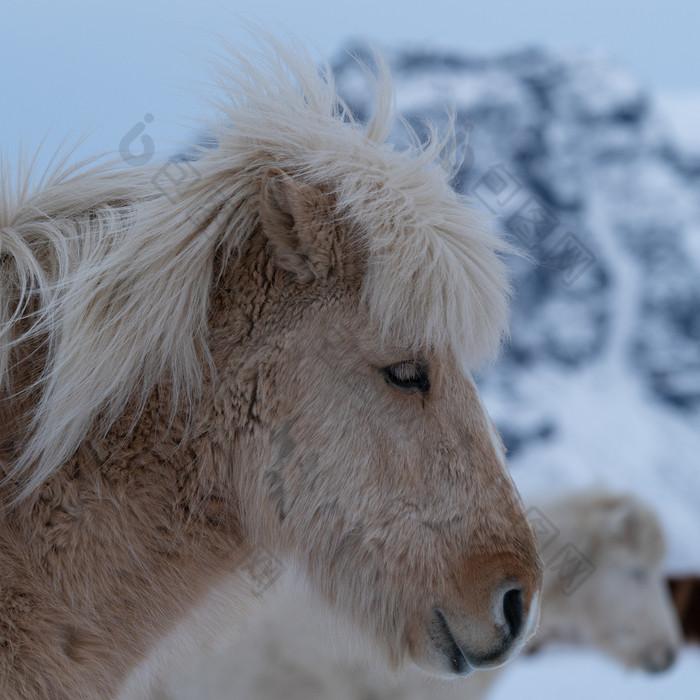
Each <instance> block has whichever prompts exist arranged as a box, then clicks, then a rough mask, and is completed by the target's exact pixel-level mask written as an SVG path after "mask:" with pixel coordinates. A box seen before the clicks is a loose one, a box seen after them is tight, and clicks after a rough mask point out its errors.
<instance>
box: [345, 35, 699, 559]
mask: <svg viewBox="0 0 700 700" xmlns="http://www.w3.org/2000/svg"><path fill="white" fill-rule="evenodd" d="M351 51H352V53H353V54H355V55H358V54H359V55H360V57H363V56H364V57H365V58H366V60H367V61H368V62H370V63H371V55H370V54H368V53H367V52H366V50H365V49H364V48H363V47H353V48H352V49H351ZM385 56H386V58H387V59H388V60H389V63H390V66H391V69H392V73H393V76H394V80H395V84H396V91H397V104H398V110H399V112H400V113H401V114H402V115H403V116H404V117H405V119H406V120H407V122H408V124H410V126H411V127H412V128H413V130H415V132H416V133H417V134H418V135H419V136H421V137H425V135H426V133H427V130H426V120H429V121H432V122H433V123H435V124H437V125H438V126H440V125H442V126H444V125H445V123H446V120H447V116H446V109H445V107H446V106H447V107H448V108H449V107H450V106H452V107H453V108H454V110H455V115H456V125H457V137H458V144H459V146H460V149H461V152H462V155H463V157H464V158H463V161H462V165H461V167H460V169H459V171H458V173H457V176H456V179H455V186H456V187H457V188H458V189H459V190H460V191H461V192H463V193H464V194H466V195H468V196H469V197H471V198H472V199H473V201H474V204H475V206H477V207H478V208H480V209H482V210H483V211H485V212H487V213H489V214H490V215H492V216H493V217H495V218H496V222H497V225H498V226H499V227H500V228H501V229H502V230H503V231H504V232H505V233H506V235H507V236H508V237H509V238H510V239H511V240H512V241H513V243H514V244H516V245H517V246H518V247H519V248H521V249H522V250H525V251H527V253H528V255H529V257H530V258H531V261H530V262H528V261H527V260H525V259H517V258H515V259H513V260H512V261H511V264H512V268H513V273H514V287H515V299H514V306H513V312H512V327H511V330H512V338H511V341H510V343H509V345H508V346H507V348H506V349H505V352H504V354H503V357H502V358H501V360H500V361H499V363H498V364H497V365H496V366H494V367H492V368H490V369H489V370H488V372H485V373H484V375H483V376H482V377H481V379H480V381H481V385H482V387H483V390H484V393H485V397H486V401H487V405H488V406H489V408H490V410H491V412H492V414H493V416H494V418H495V420H496V422H497V423H498V424H499V428H500V429H501V431H502V434H503V436H504V439H505V441H506V443H507V445H508V447H509V449H510V458H511V465H512V470H513V475H514V477H515V478H516V480H517V481H518V483H519V485H520V486H521V488H522V489H523V491H525V492H527V491H531V490H533V491H534V490H541V489H552V488H554V489H559V488H562V489H563V488H568V487H572V486H584V485H589V484H596V483H598V484H606V485H608V486H613V487H618V488H621V489H631V490H634V491H636V492H637V493H639V494H640V495H641V496H643V497H646V498H647V499H648V500H649V501H651V502H652V504H653V505H655V506H656V508H657V510H658V511H659V513H660V515H661V517H662V519H663V520H664V522H665V524H666V527H667V530H668V533H669V540H670V550H671V560H670V563H671V568H673V569H676V570H685V569H695V570H699V569H700V547H698V546H697V541H698V539H699V538H700V157H699V156H698V155H694V154H692V153H690V152H688V151H685V150H684V149H683V147H682V146H681V145H680V144H677V143H674V141H673V138H672V136H671V132H670V130H669V128H668V126H667V124H666V123H665V120H664V118H663V116H662V115H661V114H660V113H659V111H658V109H657V107H656V104H655V101H654V97H653V95H649V94H647V93H646V92H645V91H644V90H643V89H642V88H640V86H639V85H638V84H637V83H636V82H635V81H634V80H633V79H631V78H630V77H628V76H627V75H625V74H624V73H623V72H621V71H620V70H619V69H617V68H616V67H614V66H613V65H611V64H610V63H609V62H608V61H607V60H605V59H604V58H603V57H600V56H599V55H596V54H590V53H587V54H553V53H548V52H546V51H543V50H523V51H518V52H512V53H507V54H502V55H495V56H475V55H470V54H468V53H465V54H461V53H445V52H442V53H441V52H437V51H429V50H413V51H408V50H401V51H396V52H391V51H389V52H385ZM334 70H335V73H336V79H337V82H338V87H339V90H340V92H341V94H343V96H344V97H345V99H346V100H347V101H348V103H349V105H350V106H351V108H352V109H353V111H354V112H355V113H356V115H357V116H358V117H359V118H361V119H364V118H366V117H367V116H368V115H369V113H370V112H371V109H372V104H371V91H370V89H369V86H368V83H367V79H366V76H365V75H364V74H363V73H362V71H361V69H360V68H359V67H358V65H357V63H356V62H355V61H354V60H353V59H352V58H350V57H349V56H346V55H345V54H343V56H342V57H340V58H338V60H337V61H336V62H335V64H334ZM698 128H700V125H699V127H698ZM394 138H395V140H396V141H397V143H398V144H402V143H405V142H406V138H407V136H406V132H405V131H402V130H397V131H396V133H395V134H394Z"/></svg>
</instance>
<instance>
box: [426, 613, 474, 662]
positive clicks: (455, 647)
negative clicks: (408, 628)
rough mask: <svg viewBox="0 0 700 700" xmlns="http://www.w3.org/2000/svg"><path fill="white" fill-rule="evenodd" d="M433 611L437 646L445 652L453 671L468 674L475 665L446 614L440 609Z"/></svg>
mask: <svg viewBox="0 0 700 700" xmlns="http://www.w3.org/2000/svg"><path fill="white" fill-rule="evenodd" d="M433 612H434V615H435V620H436V623H437V625H436V627H437V633H438V634H437V635H436V637H437V638H436V639H435V646H436V647H437V648H438V649H439V650H440V651H441V652H442V653H443V654H444V656H445V658H446V659H447V662H448V663H449V665H450V670H451V671H452V673H454V674H456V675H458V676H468V675H469V674H470V673H471V672H472V671H473V670H474V668H473V666H472V665H471V664H470V663H469V661H467V657H466V656H465V654H464V652H463V651H462V647H460V646H459V644H458V643H457V640H456V639H455V637H454V635H453V634H452V630H451V629H450V626H449V624H448V623H447V620H446V619H445V616H444V615H443V614H442V613H441V612H440V611H439V610H438V609H435V610H434V611H433Z"/></svg>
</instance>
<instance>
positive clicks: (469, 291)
mask: <svg viewBox="0 0 700 700" xmlns="http://www.w3.org/2000/svg"><path fill="white" fill-rule="evenodd" d="M378 72H379V82H378V88H377V99H378V104H379V107H378V111H377V114H376V116H375V118H374V119H373V121H372V122H371V123H370V124H369V126H367V127H363V126H361V125H359V124H355V123H354V122H352V120H351V119H350V118H349V116H348V115H347V114H346V113H345V111H344V109H343V107H342V104H341V103H340V102H339V100H338V98H337V95H336V93H335V90H334V88H333V85H332V81H331V79H330V76H329V74H328V71H327V69H326V71H325V73H324V72H322V73H320V74H319V72H318V70H317V68H316V66H315V65H314V63H313V61H312V60H311V59H310V58H309V57H308V56H307V55H306V54H305V53H304V52H303V50H301V49H300V48H299V47H292V48H288V47H284V46H281V45H280V44H279V43H277V42H274V41H272V42H271V45H268V46H266V47H265V48H263V49H261V50H260V52H258V53H256V52H255V51H252V52H251V53H250V54H248V58H243V57H242V56H241V55H240V54H236V55H234V56H233V57H232V58H231V59H230V60H229V61H228V63H227V65H226V66H223V67H220V68H219V73H218V75H219V79H220V82H221V86H220V91H219V94H218V97H217V101H216V105H217V109H218V112H217V116H216V117H215V118H213V119H212V121H211V123H210V124H209V125H208V130H209V132H210V133H211V134H212V136H213V137H214V138H215V139H216V142H217V143H218V147H217V148H215V149H206V148H202V149H200V151H199V153H198V155H199V159H198V160H197V161H195V162H194V163H189V164H186V165H181V167H182V168H184V169H185V171H186V173H189V175H186V177H185V178H184V179H183V181H182V182H180V183H179V184H178V183H176V182H173V181H172V180H170V184H169V185H167V184H166V183H167V182H168V178H161V179H160V180H159V179H158V175H159V173H160V170H159V166H158V165H156V166H153V167H150V166H149V167H148V168H144V169H129V170H126V169H124V168H122V169H119V168H117V167H114V166H112V167H110V166H101V167H98V168H96V169H95V168H93V169H87V170H79V169H78V170H75V169H72V168H69V167H66V166H65V164H64V165H63V166H60V165H59V166H58V167H57V168H56V169H55V170H52V171H51V172H50V173H49V174H48V175H46V176H45V177H44V178H43V179H42V178H39V179H38V181H36V178H34V176H33V175H32V173H31V172H29V173H26V172H21V171H20V173H19V174H18V175H17V178H16V179H13V178H11V176H10V174H9V171H8V169H7V166H6V165H3V170H2V176H1V178H2V201H1V202H0V268H1V271H2V277H1V278H0V283H1V287H0V314H2V316H1V317H0V339H1V341H2V344H1V345H0V370H1V371H2V373H3V374H2V379H3V382H2V387H1V389H0V391H2V395H0V505H1V506H2V507H0V687H1V688H2V694H3V698H7V700H98V699H99V700H104V699H107V698H113V697H115V696H116V695H117V693H118V692H121V691H124V692H137V688H138V687H139V684H141V685H142V684H143V683H145V682H146V680H147V676H148V674H149V673H150V672H152V670H153V669H154V668H158V667H159V666H160V664H162V663H163V658H164V656H165V655H167V652H168V651H171V650H172V648H173V647H174V646H177V647H178V648H179V649H182V650H184V649H187V648H191V647H192V645H195V646H196V643H197V642H196V640H197V637H198V636H199V635H202V634H204V636H205V638H206V636H207V634H206V632H207V627H208V625H207V624H206V620H207V619H208V620H212V619H215V618H216V617H217V612H216V610H217V609H218V610H221V609H222V607H223V608H226V603H225V601H226V599H227V598H228V596H227V595H226V591H228V590H229V589H230V588H231V587H233V588H232V590H233V594H235V597H236V600H237V601H238V602H237V603H236V604H235V605H234V606H229V607H235V609H236V610H237V611H239V612H242V611H243V608H244V606H243V605H242V604H241V602H240V601H241V600H245V599H249V598H251V597H253V594H252V592H251V591H250V590H248V589H247V588H246V576H245V569H246V566H247V562H249V561H250V560H251V557H254V556H256V554H259V553H260V552H269V553H270V554H271V555H273V556H274V557H276V558H277V559H279V560H280V561H282V562H284V563H285V565H286V566H287V567H294V568H296V569H299V570H300V571H301V572H303V575H304V577H305V579H306V580H307V581H308V582H309V586H310V587H311V588H312V589H313V590H314V592H315V594H317V595H319V596H320V598H321V599H323V600H324V601H326V603H327V604H328V605H329V606H330V608H331V609H333V610H336V611H337V612H338V614H340V615H343V616H345V617H347V618H348V619H350V620H352V622H353V624H354V625H355V626H356V627H357V629H358V630H359V631H360V633H361V635H362V636H363V637H365V638H367V639H369V640H372V641H373V643H374V644H375V645H376V649H377V650H378V653H381V656H382V662H383V663H384V664H385V665H387V666H391V667H394V668H398V667H401V666H414V665H415V666H416V667H417V668H421V669H422V671H423V672H427V673H429V674H438V675H440V674H442V675H448V676H450V675H454V674H456V673H464V672H466V671H467V670H468V669H471V668H485V667H490V666H493V665H495V664H499V663H503V662H505V661H506V660H507V659H508V658H510V657H512V656H513V655H514V654H515V653H517V651H518V650H519V649H520V648H521V647H522V645H523V644H524V643H525V642H526V640H527V639H528V638H529V636H530V635H531V634H532V631H533V628H534V625H535V622H536V618H537V614H538V609H539V608H538V600H539V591H540V587H541V581H542V563H541V560H540V557H539V556H538V552H537V548H536V541H535V538H534V535H533V532H532V530H531V528H530V526H529V525H528V522H527V519H526V517H525V512H524V508H523V505H522V502H521V501H520V498H519V495H518V493H517V490H516V489H515V486H514V484H513V482H512V480H511V479H510V476H509V474H508V471H507V468H506V464H505V459H504V449H503V445H502V443H501V442H500V439H499V438H498V435H497V433H496V432H495V430H494V428H493V423H492V421H491V419H490V418H489V416H488V414H487V412H486V411H485V409H484V407H483V405H482V403H481V400H480V398H479V394H478V391H477V389H476V386H475V384H474V381H473V379H472V378H471V376H470V374H469V371H468V368H469V367H470V366H471V365H472V364H473V363H475V362H477V361H478V360H480V359H484V357H485V356H489V355H491V354H492V353H494V352H495V351H496V350H497V348H498V344H499V340H500V338H501V336H502V334H503V331H504V324H505V317H506V298H507V291H508V285H507V281H506V276H505V269H504V265H503V263H502V261H501V259H500V256H499V252H498V251H499V250H502V249H504V247H505V246H504V245H503V244H502V243H501V242H500V241H499V239H498V238H497V237H496V236H494V235H493V234H492V233H491V232H489V231H488V230H487V229H486V228H484V227H483V225H482V222H480V220H479V218H478V217H477V216H476V215H475V214H474V213H473V212H472V211H471V210H470V209H469V208H468V207H467V206H466V203H465V202H464V201H462V199H461V198H460V197H458V196H457V195H456V194H455V193H454V191H453V190H452V189H451V188H450V186H449V184H448V177H447V175H446V174H445V172H443V170H441V169H440V168H439V167H437V166H436V165H434V164H433V160H434V159H435V158H436V157H437V156H438V154H439V153H440V151H441V149H442V145H443V144H442V143H439V142H436V143H433V144H432V145H429V146H426V147H425V148H422V149H414V150H412V151H408V152H397V151H395V150H394V149H393V148H392V147H391V146H390V145H388V144H386V143H384V138H385V137H386V134H387V133H388V131H389V129H390V127H391V120H392V97H391V94H392V93H391V89H390V84H389V80H388V76H387V75H386V69H385V67H384V66H383V64H381V62H380V63H379V68H378ZM448 141H449V139H448ZM174 165H175V166H176V167H177V164H174ZM30 171H31V168H30ZM179 172H180V173H181V172H182V170H180V171H179ZM11 180H12V181H13V182H15V183H16V184H15V185H14V186H11V185H10V181H11ZM457 640H459V642H458V641H457Z"/></svg>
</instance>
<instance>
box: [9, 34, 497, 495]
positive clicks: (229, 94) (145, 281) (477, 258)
mask: <svg viewBox="0 0 700 700" xmlns="http://www.w3.org/2000/svg"><path fill="white" fill-rule="evenodd" d="M249 55H250V54H249ZM253 58H254V60H248V59H246V58H244V57H243V56H241V55H240V54H233V55H232V57H231V59H230V61H227V63H226V66H224V67H220V72H219V75H218V82H219V84H220V85H219V87H220V88H221V91H220V97H218V98H217V100H216V106H217V107H218V110H219V113H220V115H219V119H218V121H216V122H211V123H207V124H206V125H205V127H206V129H207V131H208V132H209V133H211V135H212V137H213V139H215V140H216V142H217V144H218V147H217V148H215V149H207V148H204V147H202V148H199V149H198V153H197V159H196V160H195V161H193V162H192V163H191V167H190V166H188V168H189V171H190V172H191V173H196V177H195V176H193V177H191V178H190V181H188V182H187V186H186V187H184V188H183V187H182V186H180V185H177V184H176V183H171V185H170V186H169V187H165V188H164V187H163V183H162V182H158V183H156V181H155V180H157V173H158V167H159V166H153V167H148V168H147V167H142V168H130V169H124V168H122V169H116V168H114V167H113V166H109V165H107V166H100V167H94V166H90V167H89V168H67V167H66V166H65V164H59V166H57V167H56V168H55V169H53V170H52V171H51V172H50V173H48V174H47V175H45V176H44V177H42V178H39V180H38V182H36V180H37V178H35V177H34V174H33V169H32V168H31V167H30V168H28V169H27V170H26V172H20V173H19V175H18V177H17V180H16V182H17V184H16V185H14V186H13V185H12V183H11V180H12V177H11V175H10V173H9V168H8V166H7V163H2V167H1V170H0V184H1V185H2V195H1V196H2V198H1V199H0V266H1V268H2V278H1V280H0V343H1V345H0V379H1V380H2V385H0V391H2V392H3V394H4V398H5V400H8V399H10V398H11V397H12V396H13V393H14V392H16V391H18V389H17V387H15V386H12V381H11V378H12V366H13V362H15V361H16V357H17V352H18V349H19V346H20V345H22V346H23V347H34V345H36V344H37V343H41V344H42V346H43V348H44V349H45V352H46V361H45V364H44V368H43V372H42V374H41V376H40V377H39V378H38V379H36V381H35V382H34V384H33V385H32V387H31V388H32V389H33V390H35V391H36V392H37V400H36V402H35V406H34V409H33V414H32V416H31V426H30V430H29V437H28V439H27V440H26V442H25V444H24V446H23V450H22V453H21V454H20V455H19V458H18V459H17V460H16V462H15V464H14V466H12V467H11V468H6V469H5V471H6V473H8V474H9V476H8V478H12V479H22V480H23V484H24V485H23V490H24V492H25V493H28V492H30V491H31V490H33V489H34V488H36V487H37V486H38V485H39V484H41V482H43V481H44V480H45V479H47V478H48V477H50V476H51V475H52V474H53V473H54V472H55V471H56V470H57V469H58V468H59V467H60V465H61V464H62V463H63V462H64V461H65V460H66V459H67V458H68V457H69V456H70V455H71V454H72V453H73V452H74V451H75V449H76V448H77V447H78V445H79V444H80V443H81V441H82V440H83V439H84V438H85V436H86V434H87V432H88V430H90V429H91V426H92V425H93V424H94V422H95V420H96V419H99V421H100V425H101V427H102V428H103V429H106V428H108V427H109V426H110V425H111V424H112V423H113V422H114V420H116V418H117V417H118V416H119V415H120V414H121V413H122V412H123V411H124V409H125V407H126V405H127V402H129V401H133V402H135V405H136V406H137V408H138V405H139V402H140V403H141V404H142V403H143V402H144V401H145V400H146V398H147V397H148V395H149V393H150V392H151V390H152V389H153V387H154V386H155V385H156V384H157V383H158V382H159V381H162V380H163V379H164V378H165V377H167V378H168V379H169V381H170V382H171V383H172V390H173V397H174V404H175V405H176V406H183V404H184V405H185V406H187V405H188V404H190V405H191V404H194V403H195V402H196V401H197V399H198V395H199V391H200V387H201V384H202V381H203V373H204V371H205V368H206V366H207V365H208V358H209V355H208V345H207V311H208V304H209V296H210V293H211V287H212V283H213V282H215V277H216V267H215V258H216V256H217V255H220V256H221V257H222V259H223V260H227V259H230V258H231V257H232V256H234V257H235V256H236V255H237V254H238V253H239V252H240V251H241V247H242V245H243V244H244V243H245V242H246V240H247V239H248V238H249V237H250V236H251V235H252V233H253V232H254V231H255V230H256V228H257V226H258V203H259V189H260V182H261V179H262V177H263V175H264V174H265V173H266V172H267V171H268V170H269V169H270V168H272V167H275V168H280V169H282V170H285V171H288V172H291V173H294V174H295V175H296V176H297V177H299V178H301V179H302V180H304V181H306V182H307V183H309V184H312V185H318V186H322V187H324V188H326V189H327V190H328V191H330V192H331V193H332V194H333V196H334V200H335V202H336V205H337V215H338V217H341V218H343V219H344V220H346V221H347V222H349V223H351V224H352V226H353V228H354V229H356V230H358V231H360V232H361V233H360V236H361V240H362V243H363V245H364V247H365V250H366V253H367V260H368V268H367V274H366V276H365V280H364V286H363V290H362V295H363V300H364V302H365V303H367V304H368V307H369V309H370V311H371V313H372V316H373V318H374V319H375V320H376V321H377V323H378V326H379V328H380V333H381V336H382V338H383V339H385V340H386V341H387V342H392V343H403V344H404V345H405V346H407V347H409V348H416V349H417V348H419V347H426V346H431V345H432V346H439V347H445V348H450V349H451V350H453V351H454V352H455V353H456V354H457V355H458V356H460V357H463V358H466V361H467V363H469V364H476V363H478V362H481V361H483V360H484V359H485V358H488V357H490V356H492V355H493V354H494V353H495V352H496V350H497V349H498V347H499V344H500V340H501V338H502V335H503V333H504V329H505V326H506V320H507V296H508V283H507V279H506V274H505V269H504V266H503V264H502V262H501V260H500V256H499V251H503V250H505V249H506V246H505V245H504V244H503V242H501V241H500V240H499V239H498V238H497V237H496V236H495V235H493V233H490V232H489V231H488V229H487V228H486V227H485V226H484V222H483V221H482V220H481V218H480V217H478V216H477V215H476V214H474V213H473V212H471V211H469V210H467V209H465V202H464V201H463V200H462V198H460V196H459V195H457V194H456V193H455V192H454V191H453V190H452V189H451V188H450V186H449V173H446V172H444V171H443V170H442V169H441V168H440V167H438V166H437V165H436V164H435V161H436V159H437V158H438V157H439V156H440V155H441V153H444V150H445V148H446V144H449V142H450V134H449V133H448V134H447V135H446V137H445V138H444V139H442V140H436V139H433V140H431V142H430V143H428V144H425V145H423V146H420V147H419V146H416V147H413V148H411V149H410V150H408V151H402V152H398V151H397V150H395V149H394V148H392V146H391V145H389V144H387V143H386V139H387V137H388V135H389V132H390V130H391V128H392V125H393V123H394V101H393V92H392V88H391V83H390V79H389V75H388V70H387V68H386V66H385V64H384V63H382V62H381V60H378V61H377V70H376V72H377V81H376V85H375V92H376V105H377V107H376V112H375V114H374V117H373V119H372V120H371V121H370V123H369V124H367V125H366V126H363V125H360V124H358V123H356V122H355V121H354V120H353V119H352V117H351V116H350V114H349V112H348V110H347V109H346V108H345V107H344V106H343V103H342V101H341V100H340V99H339V97H338V95H337V93H336V90H335V88H334V85H333V80H332V76H331V72H330V69H329V67H328V65H326V66H325V68H324V69H323V70H322V71H320V72H319V70H318V69H317V67H316V65H315V63H314V61H313V60H312V58H311V57H310V56H309V55H308V54H307V53H305V52H304V51H303V50H301V49H300V48H299V47H298V46H295V47H292V48H285V47H283V46H281V45H279V44H277V43H273V47H272V50H267V51H266V52H261V53H260V54H258V55H255V56H254V57H253ZM183 167H184V166H183ZM32 183H34V184H32ZM25 343H28V345H24V344H25ZM22 389H23V390H25V389H27V387H23V388H22Z"/></svg>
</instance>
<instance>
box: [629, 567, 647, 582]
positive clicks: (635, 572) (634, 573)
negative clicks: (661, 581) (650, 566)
mask: <svg viewBox="0 0 700 700" xmlns="http://www.w3.org/2000/svg"><path fill="white" fill-rule="evenodd" d="M629 574H630V576H631V577H632V578H633V579H634V580H635V581H644V579H646V577H647V572H646V571H645V570H644V569H642V568H641V567H635V568H633V569H630V572H629Z"/></svg>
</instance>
